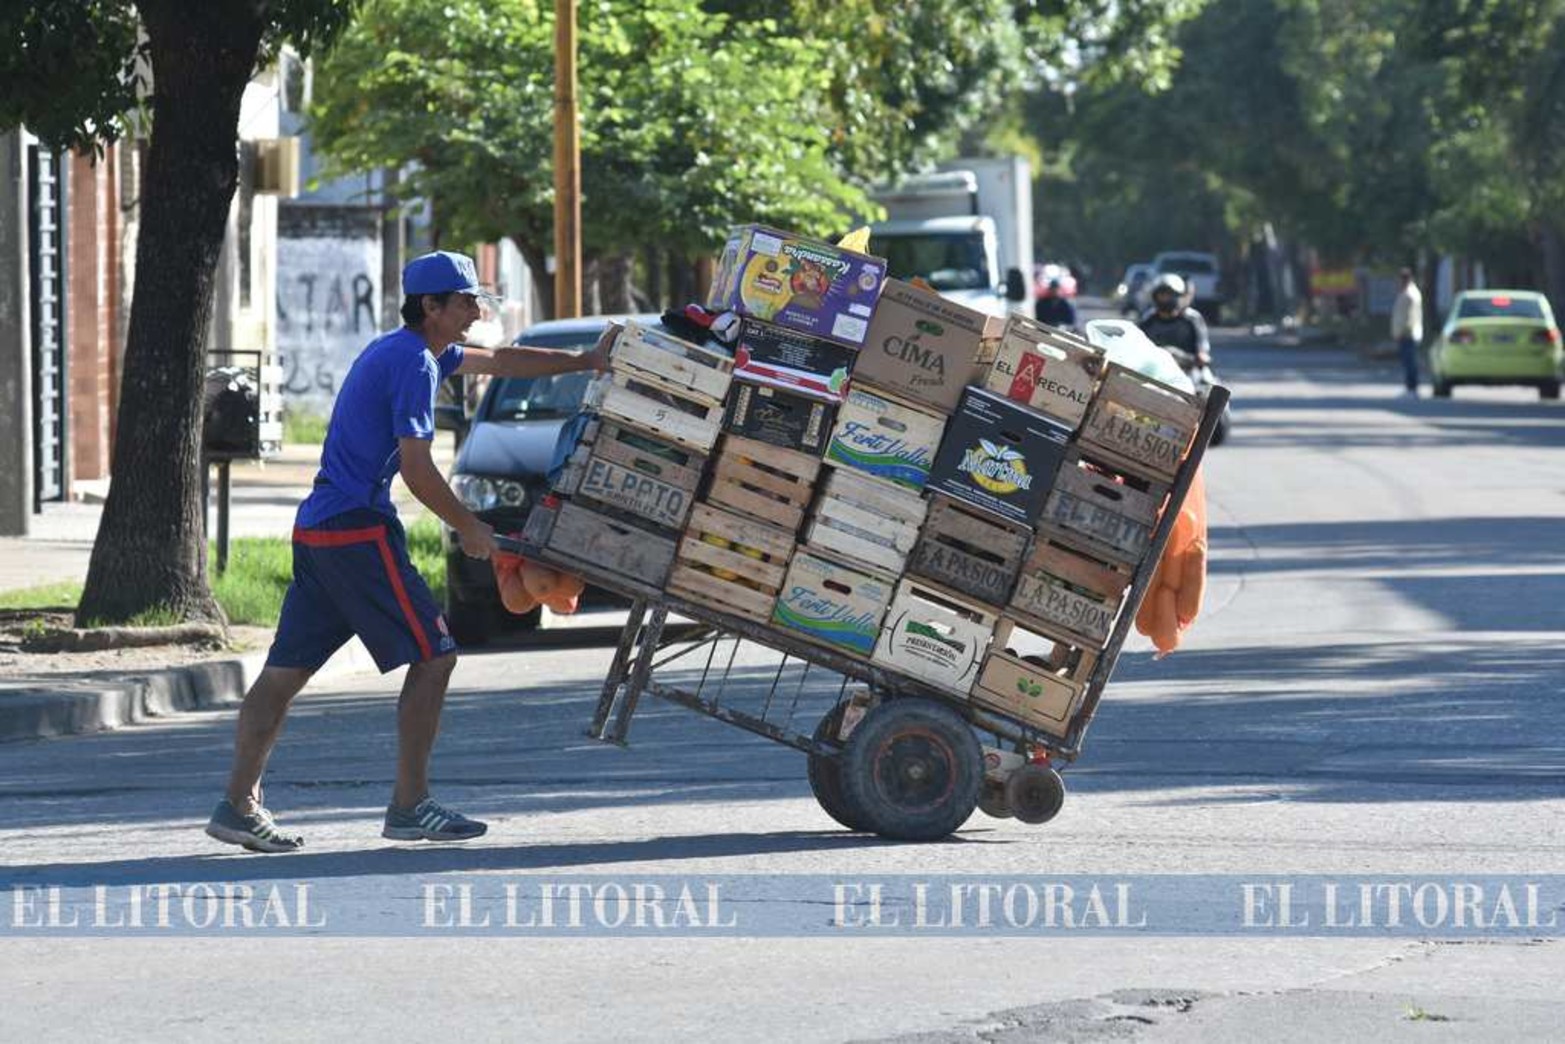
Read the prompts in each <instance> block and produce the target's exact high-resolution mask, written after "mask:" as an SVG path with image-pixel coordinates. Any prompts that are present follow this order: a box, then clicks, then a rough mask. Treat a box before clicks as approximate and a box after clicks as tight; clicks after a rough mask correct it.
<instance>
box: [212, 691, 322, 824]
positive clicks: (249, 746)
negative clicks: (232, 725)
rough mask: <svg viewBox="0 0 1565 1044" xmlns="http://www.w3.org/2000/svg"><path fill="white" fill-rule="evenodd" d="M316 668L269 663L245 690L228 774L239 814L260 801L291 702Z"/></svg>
mask: <svg viewBox="0 0 1565 1044" xmlns="http://www.w3.org/2000/svg"><path fill="white" fill-rule="evenodd" d="M313 673H315V672H313V671H309V670H305V669H303V668H298V667H266V668H263V669H262V671H261V675H260V677H258V678H256V680H255V684H254V685H252V686H250V691H249V692H247V693H245V699H244V703H243V704H241V705H240V707H239V725H238V728H237V729H236V730H235V732H234V767H233V771H232V772H231V773H230V774H229V777H228V800H229V801H230V802H231V803H232V804H233V806H234V808H235V810H237V811H238V812H239V813H240V815H248V814H250V813H252V812H254V811H255V810H256V808H258V807H259V806H260V804H261V775H262V773H264V772H265V771H266V761H267V759H268V758H269V757H271V754H272V747H274V746H275V745H276V744H277V737H278V736H279V735H281V733H282V731H283V719H284V718H285V717H287V714H288V706H289V705H290V704H291V703H293V698H294V697H295V696H297V695H299V691H300V690H301V689H303V688H304V685H305V683H306V682H308V681H309V680H310V675H311V674H313Z"/></svg>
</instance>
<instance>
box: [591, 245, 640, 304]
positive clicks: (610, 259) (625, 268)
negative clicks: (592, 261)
mask: <svg viewBox="0 0 1565 1044" xmlns="http://www.w3.org/2000/svg"><path fill="white" fill-rule="evenodd" d="M634 267H635V264H634V261H633V260H632V258H631V256H630V255H629V254H610V255H608V256H607V257H605V258H603V260H602V261H600V262H599V263H598V298H599V303H600V304H601V305H602V306H603V314H604V315H630V314H631V313H633V312H636V311H639V309H637V308H636V301H635V295H634V293H633V291H632V290H631V285H630V276H631V271H632V269H633V268H634Z"/></svg>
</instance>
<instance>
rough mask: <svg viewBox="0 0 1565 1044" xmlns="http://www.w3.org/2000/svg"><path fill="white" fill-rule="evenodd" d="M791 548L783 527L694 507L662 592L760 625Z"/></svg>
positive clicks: (773, 600)
mask: <svg viewBox="0 0 1565 1044" xmlns="http://www.w3.org/2000/svg"><path fill="white" fill-rule="evenodd" d="M793 546H794V535H793V533H791V532H789V531H788V530H786V529H781V528H779V527H777V526H773V525H769V524H767V523H765V522H759V521H757V520H755V519H753V518H746V517H745V516H743V515H736V514H734V513H733V512H730V511H723V510H721V509H719V508H716V507H713V506H712V505H711V504H705V503H698V504H696V506H695V507H694V509H692V510H691V512H690V522H689V524H688V525H687V526H686V527H685V535H684V536H683V537H682V538H681V539H680V541H679V552H678V558H677V560H676V561H675V563H674V571H673V572H672V573H671V574H669V578H668V590H669V591H670V592H671V593H673V594H676V595H679V596H680V597H682V598H686V599H688V600H690V601H692V602H698V603H700V604H701V605H706V606H710V607H712V608H713V609H717V610H719V611H722V612H727V613H732V614H734V615H735V616H743V617H745V618H747V619H750V620H754V621H755V622H757V623H765V622H766V621H767V620H769V619H770V618H771V615H772V607H773V605H775V604H776V602H777V592H778V590H779V589H780V588H781V587H782V582H783V577H784V576H785V575H786V573H787V569H788V558H789V556H790V555H791V554H792V553H793Z"/></svg>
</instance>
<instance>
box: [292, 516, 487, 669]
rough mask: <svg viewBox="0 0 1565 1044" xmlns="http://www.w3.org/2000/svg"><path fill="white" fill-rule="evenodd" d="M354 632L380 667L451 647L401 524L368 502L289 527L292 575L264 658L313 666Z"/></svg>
mask: <svg viewBox="0 0 1565 1044" xmlns="http://www.w3.org/2000/svg"><path fill="white" fill-rule="evenodd" d="M354 635H358V636H359V639H360V640H361V641H363V642H364V646H365V648H367V649H369V651H370V655H371V656H373V657H374V658H375V665H376V666H377V667H379V668H380V670H381V672H382V673H384V672H386V671H389V670H393V669H394V668H397V667H401V666H402V665H403V664H407V663H422V662H423V661H425V660H430V659H433V658H435V657H437V656H443V655H445V654H447V653H451V652H455V651H456V642H455V641H454V640H452V638H451V632H450V631H449V630H448V629H447V627H446V618H445V616H444V614H442V613H441V611H440V606H438V605H437V604H435V598H434V595H432V594H430V592H429V585H428V584H426V583H425V582H424V578H423V577H421V576H419V575H418V570H416V569H414V568H413V564H412V562H410V561H409V560H408V547H407V535H406V534H405V533H403V531H402V524H401V523H400V522H398V521H397V520H396V519H395V518H390V517H387V516H386V515H383V514H381V513H380V512H378V511H371V510H369V509H368V508H363V509H358V510H354V511H345V512H343V513H342V514H340V515H335V516H333V517H332V518H329V519H327V520H326V521H324V522H322V523H321V524H320V525H318V526H315V527H313V528H310V529H305V528H302V527H297V526H296V527H295V528H294V531H293V583H291V584H290V585H289V586H288V593H287V595H285V596H284V598H283V611H282V618H281V619H280V620H279V621H278V623H277V636H276V637H275V638H274V639H273V641H272V649H271V652H269V653H268V654H267V657H266V662H267V665H268V666H272V667H301V668H304V669H306V670H312V671H313V670H315V669H317V668H318V667H320V666H321V664H323V663H325V662H326V661H327V660H329V659H330V658H331V654H332V653H334V652H336V651H337V650H338V648H340V647H341V646H342V644H343V643H344V642H346V641H347V640H348V639H349V638H351V637H353V636H354Z"/></svg>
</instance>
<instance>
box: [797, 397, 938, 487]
mask: <svg viewBox="0 0 1565 1044" xmlns="http://www.w3.org/2000/svg"><path fill="white" fill-rule="evenodd" d="M945 426H946V422H945V418H944V417H938V416H935V415H934V414H931V413H926V412H924V411H923V410H920V409H916V408H914V407H912V406H908V405H905V404H903V403H900V402H896V401H895V400H892V399H888V398H886V397H885V396H882V395H876V394H875V393H874V392H871V391H868V390H866V389H864V388H854V389H853V391H851V392H849V393H848V401H847V402H846V403H845V404H843V407H842V411H841V412H840V413H839V414H838V415H837V427H836V429H835V430H834V431H833V432H832V434H831V445H830V446H829V447H827V450H826V459H827V460H828V461H830V462H832V463H834V464H837V465H840V466H842V467H848V468H853V469H855V470H857V471H862V472H864V473H865V474H866V475H869V476H871V477H872V478H878V479H883V480H885V481H887V482H895V483H896V484H897V485H899V486H903V487H905V488H907V489H912V490H920V489H923V488H924V483H925V482H927V481H928V480H929V469H930V466H931V465H932V464H933V463H934V459H935V451H936V450H937V449H939V448H940V438H941V435H942V434H943V433H944V431H945Z"/></svg>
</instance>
